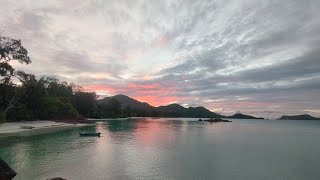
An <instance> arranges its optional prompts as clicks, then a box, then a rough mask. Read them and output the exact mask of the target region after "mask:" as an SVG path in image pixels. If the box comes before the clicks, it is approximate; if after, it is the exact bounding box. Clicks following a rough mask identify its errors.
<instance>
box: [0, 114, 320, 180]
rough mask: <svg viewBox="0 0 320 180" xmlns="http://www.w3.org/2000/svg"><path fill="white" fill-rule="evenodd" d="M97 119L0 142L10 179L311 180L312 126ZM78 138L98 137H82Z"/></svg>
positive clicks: (317, 134)
mask: <svg viewBox="0 0 320 180" xmlns="http://www.w3.org/2000/svg"><path fill="white" fill-rule="evenodd" d="M232 121H233V122H222V123H209V122H198V119H190V118H136V119H125V120H105V121H100V122H97V123H96V124H95V125H93V126H89V127H81V128H75V129H71V130H64V131H58V132H52V133H48V134H41V135H33V136H27V137H10V138H7V139H1V140H0V157H1V158H2V159H4V160H5V161H6V162H7V163H8V164H9V165H10V166H11V167H12V168H13V169H14V170H15V171H16V172H17V173H18V175H17V176H16V178H15V180H45V179H49V178H53V177H62V178H65V179H68V180H95V179H97V180H105V179H107V180H109V179H110V180H113V179H114V180H118V179H119V180H126V179H137V180H143V179H147V180H149V179H155V180H156V179H164V180H176V179H177V180H193V179H195V180H202V179H203V180H319V179H320V121H307V120H297V121H293V120H240V119H232ZM79 132H101V133H102V134H101V137H82V136H79Z"/></svg>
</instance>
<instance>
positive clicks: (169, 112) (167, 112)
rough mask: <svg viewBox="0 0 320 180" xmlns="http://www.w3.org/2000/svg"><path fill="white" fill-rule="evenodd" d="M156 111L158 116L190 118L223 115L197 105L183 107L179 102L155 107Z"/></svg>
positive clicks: (219, 116) (218, 116)
mask: <svg viewBox="0 0 320 180" xmlns="http://www.w3.org/2000/svg"><path fill="white" fill-rule="evenodd" d="M156 111H157V112H158V113H159V115H160V116H165V117H190V118H210V117H212V118H222V117H225V116H223V115H220V114H217V113H214V112H211V111H209V110H208V109H206V108H204V107H202V106H199V107H189V108H185V107H183V106H181V105H179V104H170V105H167V106H159V107H156Z"/></svg>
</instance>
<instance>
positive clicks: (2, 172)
mask: <svg viewBox="0 0 320 180" xmlns="http://www.w3.org/2000/svg"><path fill="white" fill-rule="evenodd" d="M16 175H17V173H16V172H15V171H14V170H13V169H11V167H10V166H9V165H8V164H7V163H6V162H5V161H4V160H2V159H1V158H0V179H1V180H11V179H13V178H14V177H15V176H16Z"/></svg>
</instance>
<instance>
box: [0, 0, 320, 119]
mask: <svg viewBox="0 0 320 180" xmlns="http://www.w3.org/2000/svg"><path fill="white" fill-rule="evenodd" d="M319 7H320V0H304V1H301V0H281V1H275V0H241V1H240V0H201V1H200V0H199V1H196V0H141V1H139V0H116V1H115V0H68V1H65V0H57V1H54V0H37V1H34V0H1V1H0V23H1V26H0V33H1V35H2V36H9V37H13V38H17V39H21V40H22V44H23V46H24V47H25V48H26V49H27V50H28V52H29V56H30V58H31V59H32V61H33V62H32V63H31V64H30V65H20V64H13V65H14V67H15V68H16V69H22V70H24V71H26V72H28V73H33V74H36V75H38V76H43V75H45V76H55V77H57V78H59V79H60V80H63V81H68V82H74V83H76V84H79V85H81V86H82V87H83V88H84V89H85V90H87V91H95V92H96V93H97V94H98V95H99V96H100V98H103V97H106V96H112V95H116V94H125V95H128V96H130V97H133V98H135V99H137V100H140V101H144V102H148V103H149V104H151V105H154V106H160V105H167V104H170V103H179V104H182V105H183V106H186V107H188V106H204V107H206V108H208V109H210V110H212V111H214V112H218V113H221V114H226V115H230V114H233V113H236V112H242V113H248V114H252V115H256V116H263V117H267V118H274V117H279V116H281V115H283V114H287V115H293V114H301V113H308V114H311V115H315V116H320V95H319V94H320V13H319Z"/></svg>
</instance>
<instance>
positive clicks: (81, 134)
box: [79, 132, 101, 137]
mask: <svg viewBox="0 0 320 180" xmlns="http://www.w3.org/2000/svg"><path fill="white" fill-rule="evenodd" d="M79 135H80V136H98V137H100V135H101V133H100V132H80V133H79Z"/></svg>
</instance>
